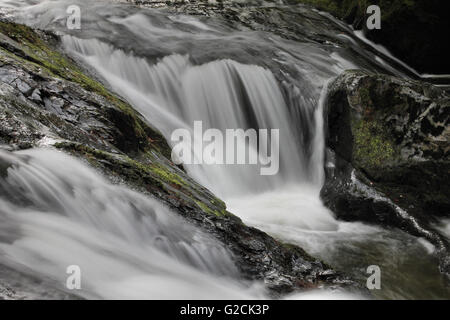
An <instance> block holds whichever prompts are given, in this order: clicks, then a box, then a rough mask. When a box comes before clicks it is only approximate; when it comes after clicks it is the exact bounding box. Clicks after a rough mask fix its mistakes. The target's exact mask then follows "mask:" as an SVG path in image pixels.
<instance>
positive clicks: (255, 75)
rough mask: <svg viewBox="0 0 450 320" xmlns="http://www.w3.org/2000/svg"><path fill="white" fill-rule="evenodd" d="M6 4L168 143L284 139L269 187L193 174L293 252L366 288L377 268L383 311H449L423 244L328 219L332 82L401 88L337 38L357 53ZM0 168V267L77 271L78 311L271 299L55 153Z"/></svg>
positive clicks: (103, 12) (372, 57)
mask: <svg viewBox="0 0 450 320" xmlns="http://www.w3.org/2000/svg"><path fill="white" fill-rule="evenodd" d="M3 2H4V5H5V8H9V9H10V10H11V11H12V12H14V16H15V19H18V20H19V21H23V22H25V23H27V24H30V25H32V26H36V27H41V28H48V29H53V30H55V31H57V32H59V33H60V34H61V35H62V42H63V46H64V48H65V49H66V50H67V52H68V53H69V54H70V55H72V56H73V57H74V58H75V59H78V60H80V62H82V63H83V64H85V65H86V66H89V67H90V68H91V69H92V70H93V72H94V73H95V74H96V76H98V77H99V78H101V79H102V80H103V81H104V82H105V83H106V84H108V85H109V86H110V87H111V88H112V90H113V91H114V92H117V93H118V94H120V95H121V96H123V97H124V98H125V99H126V100H127V101H128V102H130V103H131V104H132V105H133V106H134V107H135V108H136V110H138V111H139V112H140V113H141V114H142V115H143V116H144V117H145V118H146V120H147V121H148V122H149V123H150V124H151V125H153V126H154V127H156V128H157V129H159V130H160V131H161V132H162V133H163V135H164V136H165V137H166V138H167V139H168V141H169V143H170V136H171V133H172V132H173V130H175V129H178V128H186V129H187V130H190V131H192V130H193V123H194V121H202V124H203V128H204V129H208V128H215V129H219V130H221V131H224V130H226V129H238V128H241V129H244V130H245V129H249V128H253V129H269V128H276V129H279V130H280V138H279V145H278V147H279V150H280V170H279V172H278V174H276V175H273V176H262V175H260V174H259V168H258V166H252V165H188V166H186V170H187V171H188V173H189V174H190V175H191V176H192V177H193V178H194V179H196V180H197V181H198V182H199V183H201V184H202V185H204V186H206V187H208V188H209V189H210V190H211V191H213V192H214V193H215V194H216V195H217V196H219V197H220V198H222V199H223V200H224V201H225V202H226V203H227V207H228V209H229V211H231V212H233V213H234V214H236V215H238V216H240V217H241V218H242V219H243V220H244V222H245V223H247V224H249V225H252V226H256V227H258V228H260V229H262V230H264V231H266V232H268V233H269V234H271V235H273V236H274V237H276V238H278V239H282V240H284V241H288V242H291V243H296V244H298V245H300V246H301V247H303V248H304V249H305V250H307V251H308V252H309V253H310V254H312V255H313V256H316V257H319V258H322V259H323V260H325V261H326V262H329V263H330V264H331V265H333V266H335V267H336V268H338V269H341V270H343V271H346V272H347V273H349V274H351V275H353V276H354V277H355V278H356V279H359V280H361V281H362V283H365V279H366V277H367V276H368V275H367V274H366V268H367V267H368V266H369V265H379V266H380V267H381V269H382V270H383V275H382V277H383V278H382V290H379V291H377V292H374V295H375V296H377V297H380V298H443V297H448V295H449V292H448V289H446V288H445V284H444V280H443V279H442V278H441V276H440V274H439V272H438V270H437V267H436V265H437V263H436V261H435V259H436V258H435V257H434V256H433V254H432V253H433V250H434V248H433V246H432V245H431V244H429V243H427V242H426V241H425V240H423V239H417V238H414V237H411V236H409V235H406V234H404V233H402V232H400V231H396V230H391V231H388V230H382V229H380V228H377V227H373V226H368V225H365V224H362V223H346V222H340V221H337V220H336V219H335V218H334V216H333V214H332V213H331V212H330V211H329V210H328V209H327V208H325V207H324V206H323V205H322V203H321V201H320V199H319V191H320V188H321V185H322V183H323V153H324V127H323V104H324V100H325V95H326V87H327V83H328V82H329V81H330V80H332V79H333V78H334V77H335V76H337V75H338V74H339V73H341V72H342V71H344V70H345V69H350V68H362V69H370V70H386V71H387V72H391V73H394V74H397V75H401V76H407V74H405V71H402V70H401V68H397V66H396V65H390V64H389V63H387V62H386V61H385V60H383V59H381V58H379V57H378V55H382V53H374V52H371V51H368V50H366V48H365V47H363V46H362V44H361V41H359V40H358V38H357V37H356V36H355V35H354V34H352V33H350V32H349V31H348V30H346V29H345V28H342V30H341V33H339V34H338V35H335V36H336V39H338V38H339V39H341V40H342V39H344V40H345V41H347V42H348V43H349V44H351V46H353V48H356V49H357V50H356V51H355V50H348V49H346V48H343V47H342V46H339V45H330V44H326V45H325V44H317V43H313V42H311V41H305V42H298V41H294V40H286V39H284V38H281V37H279V36H277V35H275V34H273V33H270V32H264V31H253V30H250V29H248V28H244V27H240V28H238V27H236V26H233V25H231V24H229V23H227V22H226V20H224V19H223V18H221V17H219V16H216V17H210V18H206V17H195V16H188V15H183V14H173V13H171V12H170V11H166V10H156V9H142V8H141V9H139V8H136V7H134V6H129V5H124V4H112V3H110V2H102V1H65V0H63V1H3ZM72 4H78V5H79V6H80V7H81V8H82V28H81V30H72V31H70V30H67V29H66V28H65V19H66V18H65V17H66V13H65V10H66V8H67V6H69V5H72ZM329 23H330V24H332V23H333V22H332V21H331V20H330V22H329ZM336 27H337V26H336ZM332 37H333V35H330V38H332ZM252 147H254V148H253V149H255V150H256V146H252ZM0 157H1V158H2V159H4V161H8V162H10V163H13V164H14V165H13V166H12V167H10V168H9V169H8V176H7V178H6V179H4V180H0V181H1V184H0V190H1V191H3V192H2V193H1V194H2V196H1V197H0V202H1V209H0V220H1V221H2V223H1V224H0V240H1V241H2V242H1V245H0V254H1V256H6V257H7V260H9V261H12V262H14V263H19V264H22V265H24V266H26V267H27V268H30V269H32V270H33V271H34V272H37V273H41V274H45V275H46V276H48V277H53V278H55V277H56V279H57V280H58V281H63V279H64V277H65V276H66V275H65V274H64V273H62V274H61V272H60V271H58V270H61V268H63V266H66V265H70V264H72V260H73V259H74V258H75V257H76V260H77V261H79V262H78V263H76V264H82V268H83V270H88V271H87V272H88V274H87V276H86V277H87V279H88V281H87V283H88V284H87V285H86V288H83V295H84V296H85V297H102V298H165V297H170V298H186V297H189V298H231V297H233V298H236V297H237V298H248V297H253V298H255V297H256V298H261V297H264V296H265V293H264V291H263V290H262V289H261V288H262V287H261V286H260V285H258V284H248V283H247V284H243V283H240V282H239V281H238V280H237V279H238V278H239V275H238V274H237V271H236V269H235V267H234V266H233V263H232V259H231V256H230V254H229V253H228V252H227V250H226V249H225V248H223V247H222V246H221V245H220V244H219V243H216V242H215V241H214V240H213V239H211V238H209V237H208V236H207V235H205V234H202V233H201V232H200V231H198V230H196V229H195V228H194V227H191V226H189V225H185V224H183V223H181V222H180V221H181V220H180V218H178V217H176V216H175V215H174V214H172V213H170V212H168V209H166V208H164V207H163V206H162V205H160V204H158V203H157V202H155V201H154V200H151V199H147V198H145V197H143V196H141V195H139V194H137V193H135V192H132V191H130V190H127V189H126V188H124V187H117V186H112V185H109V184H108V183H106V182H105V181H104V180H103V179H102V178H101V177H100V176H98V174H96V173H95V172H93V171H91V170H90V169H88V168H86V166H85V165H84V164H82V163H80V162H78V161H76V160H73V159H71V158H69V157H68V156H64V155H61V154H59V153H56V152H54V151H48V150H34V151H29V152H22V153H21V154H17V155H16V156H14V158H13V159H11V156H10V155H7V154H0ZM8 157H9V158H8ZM61 163H64V165H61ZM5 194H6V195H5ZM11 199H13V200H11ZM21 203H31V204H32V205H31V206H21V205H20V204H21ZM30 208H32V209H30ZM143 212H151V214H143ZM418 257H421V258H420V259H418ZM58 272H60V273H59V276H55V275H58ZM204 274H207V275H206V276H205V275H204ZM200 277H201V281H200V280H199V279H200ZM224 279H234V280H233V281H227V280H224ZM212 288H215V289H212ZM302 297H303V296H299V298H302Z"/></svg>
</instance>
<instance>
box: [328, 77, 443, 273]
mask: <svg viewBox="0 0 450 320" xmlns="http://www.w3.org/2000/svg"><path fill="white" fill-rule="evenodd" d="M449 116H450V97H449V96H448V95H447V94H446V93H445V92H444V91H442V90H440V89H439V88H437V87H435V86H433V85H430V84H427V83H422V82H418V81H410V80H404V79H399V78H395V77H391V76H387V75H380V74H373V73H369V72H363V71H347V72H345V73H344V74H342V75H341V76H339V77H338V78H337V79H336V80H335V81H334V83H333V84H332V85H331V87H330V92H329V96H328V101H327V114H326V123H327V138H326V143H327V147H328V148H329V150H328V159H327V162H326V172H327V177H326V182H325V185H324V187H323V189H322V191H321V196H322V199H323V200H324V202H325V204H326V205H327V206H328V207H329V208H331V209H332V210H333V211H334V212H335V214H336V215H337V216H338V217H339V218H341V219H343V220H348V221H354V220H359V221H366V222H371V223H377V224H381V225H383V226H389V227H399V228H401V229H403V230H405V231H406V232H408V233H410V234H412V235H414V236H418V237H424V238H426V239H427V240H429V241H430V242H431V243H433V244H434V245H435V246H436V247H437V249H438V250H437V251H438V255H439V257H440V261H441V265H440V268H441V271H442V272H444V273H447V274H450V259H449V253H448V248H449V244H448V240H447V239H446V238H445V237H443V236H441V235H440V234H439V232H438V231H436V230H434V228H433V225H434V224H435V223H436V222H437V221H438V219H440V218H443V217H448V216H449V215H450V182H449V180H448V173H449V172H450V161H449V152H450V144H449V137H450V125H449Z"/></svg>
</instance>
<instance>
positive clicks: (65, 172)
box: [0, 149, 261, 299]
mask: <svg viewBox="0 0 450 320" xmlns="http://www.w3.org/2000/svg"><path fill="white" fill-rule="evenodd" d="M0 169H1V171H0V265H1V264H8V262H14V263H15V264H19V265H21V266H26V267H27V268H30V269H31V270H33V271H34V272H35V273H36V274H38V275H43V276H46V277H50V278H52V279H56V280H57V281H58V282H59V283H60V284H61V286H60V288H64V285H65V281H66V280H65V279H66V278H67V277H68V275H67V274H66V268H67V267H68V266H71V265H76V266H79V268H80V270H81V290H76V292H75V293H76V294H79V295H81V296H83V297H85V298H114V299H117V298H127V299H129V298H139V299H143V298H145V299H164V298H171V299H192V298H195V299H211V298H228V299H235V298H257V297H261V293H257V292H261V290H259V291H256V289H255V290H253V289H252V292H250V290H251V289H246V288H244V287H243V286H241V285H239V284H238V283H237V280H233V279H237V278H238V276H239V274H238V271H237V269H236V267H235V266H234V263H233V261H232V256H231V254H230V253H229V252H228V250H227V249H225V248H224V247H223V246H222V245H221V244H219V243H218V242H217V241H216V240H215V239H213V238H211V237H209V236H208V235H206V234H204V233H203V232H201V231H199V230H198V229H197V228H196V227H194V226H192V225H190V224H189V223H186V221H183V219H182V218H180V217H179V216H178V215H176V214H174V213H173V212H171V211H170V210H169V209H168V208H166V207H164V206H163V205H161V204H160V203H159V202H157V201H156V200H153V199H151V198H148V197H146V196H143V195H141V194H139V193H137V192H134V191H131V190H129V189H127V188H125V187H122V186H117V185H111V184H110V183H109V182H107V181H106V180H105V179H104V178H103V177H101V176H99V174H98V173H96V172H95V171H94V170H92V169H90V168H88V167H86V165H85V164H83V163H82V162H81V161H79V160H76V159H74V158H72V157H69V156H67V155H65V154H63V153H61V152H57V151H51V150H44V149H42V150H29V151H23V152H18V153H14V154H13V153H10V152H6V151H0ZM93 262H94V263H93Z"/></svg>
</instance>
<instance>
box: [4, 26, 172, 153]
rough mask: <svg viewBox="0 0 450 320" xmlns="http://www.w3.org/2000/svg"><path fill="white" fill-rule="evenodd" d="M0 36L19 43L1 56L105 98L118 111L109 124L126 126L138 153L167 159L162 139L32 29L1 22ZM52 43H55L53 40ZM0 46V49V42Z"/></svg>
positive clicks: (113, 114) (125, 104) (165, 144)
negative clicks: (156, 153)
mask: <svg viewBox="0 0 450 320" xmlns="http://www.w3.org/2000/svg"><path fill="white" fill-rule="evenodd" d="M0 33H2V34H4V35H6V36H7V37H9V38H10V39H12V40H14V41H15V42H17V43H18V46H16V47H15V48H11V47H10V46H7V45H6V44H3V48H2V47H1V46H0V50H1V53H2V54H4V55H6V56H7V57H9V58H11V59H14V60H16V61H18V62H19V63H20V64H21V65H24V66H28V67H29V68H31V69H33V70H34V71H37V70H38V68H41V72H42V71H44V72H46V73H48V74H49V75H51V76H55V77H58V78H62V79H65V80H68V81H71V82H75V83H77V84H79V85H80V86H81V87H83V88H84V89H86V90H88V91H90V92H93V93H96V94H98V95H100V96H102V97H104V98H105V99H106V100H107V101H108V102H110V103H111V104H112V105H114V106H115V107H116V108H117V109H118V110H120V114H117V113H111V114H109V116H110V118H111V121H113V122H114V124H115V125H116V126H117V127H119V128H121V126H124V125H125V126H126V128H128V129H131V130H132V132H130V134H129V135H130V137H129V138H130V139H135V140H136V141H137V142H138V147H139V149H141V151H145V150H148V149H149V148H151V147H152V148H155V149H157V150H158V151H160V152H161V153H162V154H163V155H164V156H166V157H170V147H169V146H168V145H167V143H166V141H165V139H164V137H163V136H162V135H161V134H160V133H159V132H157V131H156V130H153V129H152V128H150V127H149V126H148V125H147V124H146V123H145V122H144V121H143V120H142V119H141V117H140V116H139V114H138V113H137V112H136V111H135V110H134V109H133V108H132V107H131V106H130V105H129V104H128V103H126V102H125V101H123V100H122V99H120V98H118V97H117V96H116V95H114V94H112V93H110V92H109V91H108V90H107V89H106V88H105V87H104V86H103V85H102V84H101V83H100V82H98V81H96V80H94V79H92V78H91V77H89V76H87V75H86V74H84V72H83V71H82V70H81V69H80V68H79V67H78V66H77V65H76V64H75V63H74V62H73V61H72V60H71V59H70V58H68V57H66V56H65V55H63V54H61V53H60V52H58V50H57V49H55V48H53V47H52V46H51V45H50V44H49V42H48V41H44V40H43V39H42V38H41V37H40V36H39V35H38V34H37V33H36V32H35V31H34V30H33V29H31V28H29V27H27V26H25V25H20V24H16V23H10V22H3V21H0ZM48 37H51V36H50V35H49V36H48ZM54 41H56V40H55V39H54ZM0 45H2V43H1V42H0ZM42 69H43V70H42ZM124 121H125V122H126V123H124Z"/></svg>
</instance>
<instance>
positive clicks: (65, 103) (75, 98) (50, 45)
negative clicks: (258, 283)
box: [0, 22, 357, 295]
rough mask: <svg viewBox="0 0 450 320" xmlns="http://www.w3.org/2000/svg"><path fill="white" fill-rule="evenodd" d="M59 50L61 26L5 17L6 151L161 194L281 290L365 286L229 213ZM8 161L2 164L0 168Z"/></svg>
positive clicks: (248, 270)
mask: <svg viewBox="0 0 450 320" xmlns="http://www.w3.org/2000/svg"><path fill="white" fill-rule="evenodd" d="M57 48H58V38H57V37H56V36H54V35H53V34H50V33H45V32H42V31H34V30H32V29H30V28H28V27H25V26H23V25H17V24H14V23H9V22H0V145H1V147H2V148H3V149H7V150H9V151H11V152H14V150H18V149H24V148H32V147H49V148H58V149H60V150H63V151H65V152H69V153H71V154H73V155H75V156H77V157H80V158H82V159H84V160H85V161H87V162H88V163H90V164H91V165H92V166H94V167H96V168H97V169H99V170H101V171H102V172H103V173H104V174H105V175H106V176H107V177H109V178H110V179H111V180H112V181H113V182H115V183H126V184H128V185H131V186H132V187H133V188H135V189H137V190H139V191H141V192H144V193H146V194H148V195H149V196H152V197H156V198H157V199H159V200H160V201H162V202H163V203H165V204H166V205H167V206H169V207H170V208H172V209H173V210H174V211H175V212H177V213H179V214H180V215H182V216H183V217H185V218H186V219H187V220H188V221H189V222H191V223H194V224H196V225H197V226H199V227H200V228H202V229H204V230H206V231H207V232H209V233H210V234H212V235H215V236H216V237H217V238H218V239H219V240H220V241H221V242H222V243H224V244H225V245H226V246H227V247H228V248H229V249H230V250H231V251H232V253H233V254H234V257H235V260H236V264H237V266H238V268H239V269H240V270H241V272H242V275H243V277H244V278H246V279H251V280H255V279H258V280H264V282H265V283H266V285H267V287H268V288H269V289H270V290H271V292H272V293H273V294H274V295H276V294H280V293H285V292H290V291H293V290H296V289H305V288H314V287H318V286H336V287H343V286H347V287H352V288H357V286H356V285H355V283H353V282H352V281H350V280H348V279H347V278H345V277H343V276H341V275H339V274H338V273H336V272H334V271H333V270H332V269H331V268H330V267H329V266H327V265H325V264H324V263H322V262H321V261H318V260H316V259H314V258H312V257H311V256H309V255H308V254H307V253H306V252H304V251H303V250H302V249H301V248H298V247H296V246H291V245H286V244H283V243H281V242H279V241H276V240H275V239H273V238H271V237H270V236H268V235H267V234H265V233H263V232H261V231H259V230H257V229H255V228H251V227H247V226H246V225H244V224H243V223H242V222H241V220H240V219H239V218H237V217H236V216H234V215H233V214H231V213H229V212H228V211H227V210H226V207H225V204H224V203H223V202H222V201H221V200H220V199H218V198H216V197H215V196H214V195H213V194H212V193H211V192H209V191H208V190H207V189H205V188H204V187H202V186H200V185H199V184H198V183H196V182H195V181H194V180H192V179H191V178H190V177H189V176H188V175H187V174H186V173H185V172H184V171H183V170H182V169H181V168H179V167H178V166H176V165H174V164H173V163H172V162H171V161H170V148H169V147H168V145H167V143H166V141H165V140H164V138H163V137H162V136H161V134H160V133H159V132H158V131H157V130H155V129H153V128H152V127H150V126H149V125H148V124H147V123H146V121H144V120H143V118H142V117H141V115H140V114H138V113H137V112H136V111H134V110H133V109H132V107H131V106H130V105H129V104H128V103H127V102H126V101H124V100H123V99H121V98H120V97H118V96H116V95H114V94H113V93H111V92H109V91H108V90H107V89H106V88H105V87H104V86H103V85H102V84H101V83H100V82H98V81H96V80H95V79H93V77H92V76H89V75H87V73H86V72H85V71H84V70H83V69H82V68H80V67H79V66H77V65H76V63H75V62H74V61H72V60H71V59H70V58H68V57H67V56H65V55H64V54H63V53H61V51H59V50H58V49H57ZM2 165H3V166H2ZM7 166H8V164H5V163H3V164H1V163H0V174H2V171H1V168H2V167H7ZM4 174H7V172H6V171H5V170H3V175H4ZM5 288H6V287H5ZM0 290H3V291H5V292H6V290H8V292H6V293H5V295H13V292H14V288H11V287H10V286H8V289H1V283H0Z"/></svg>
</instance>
